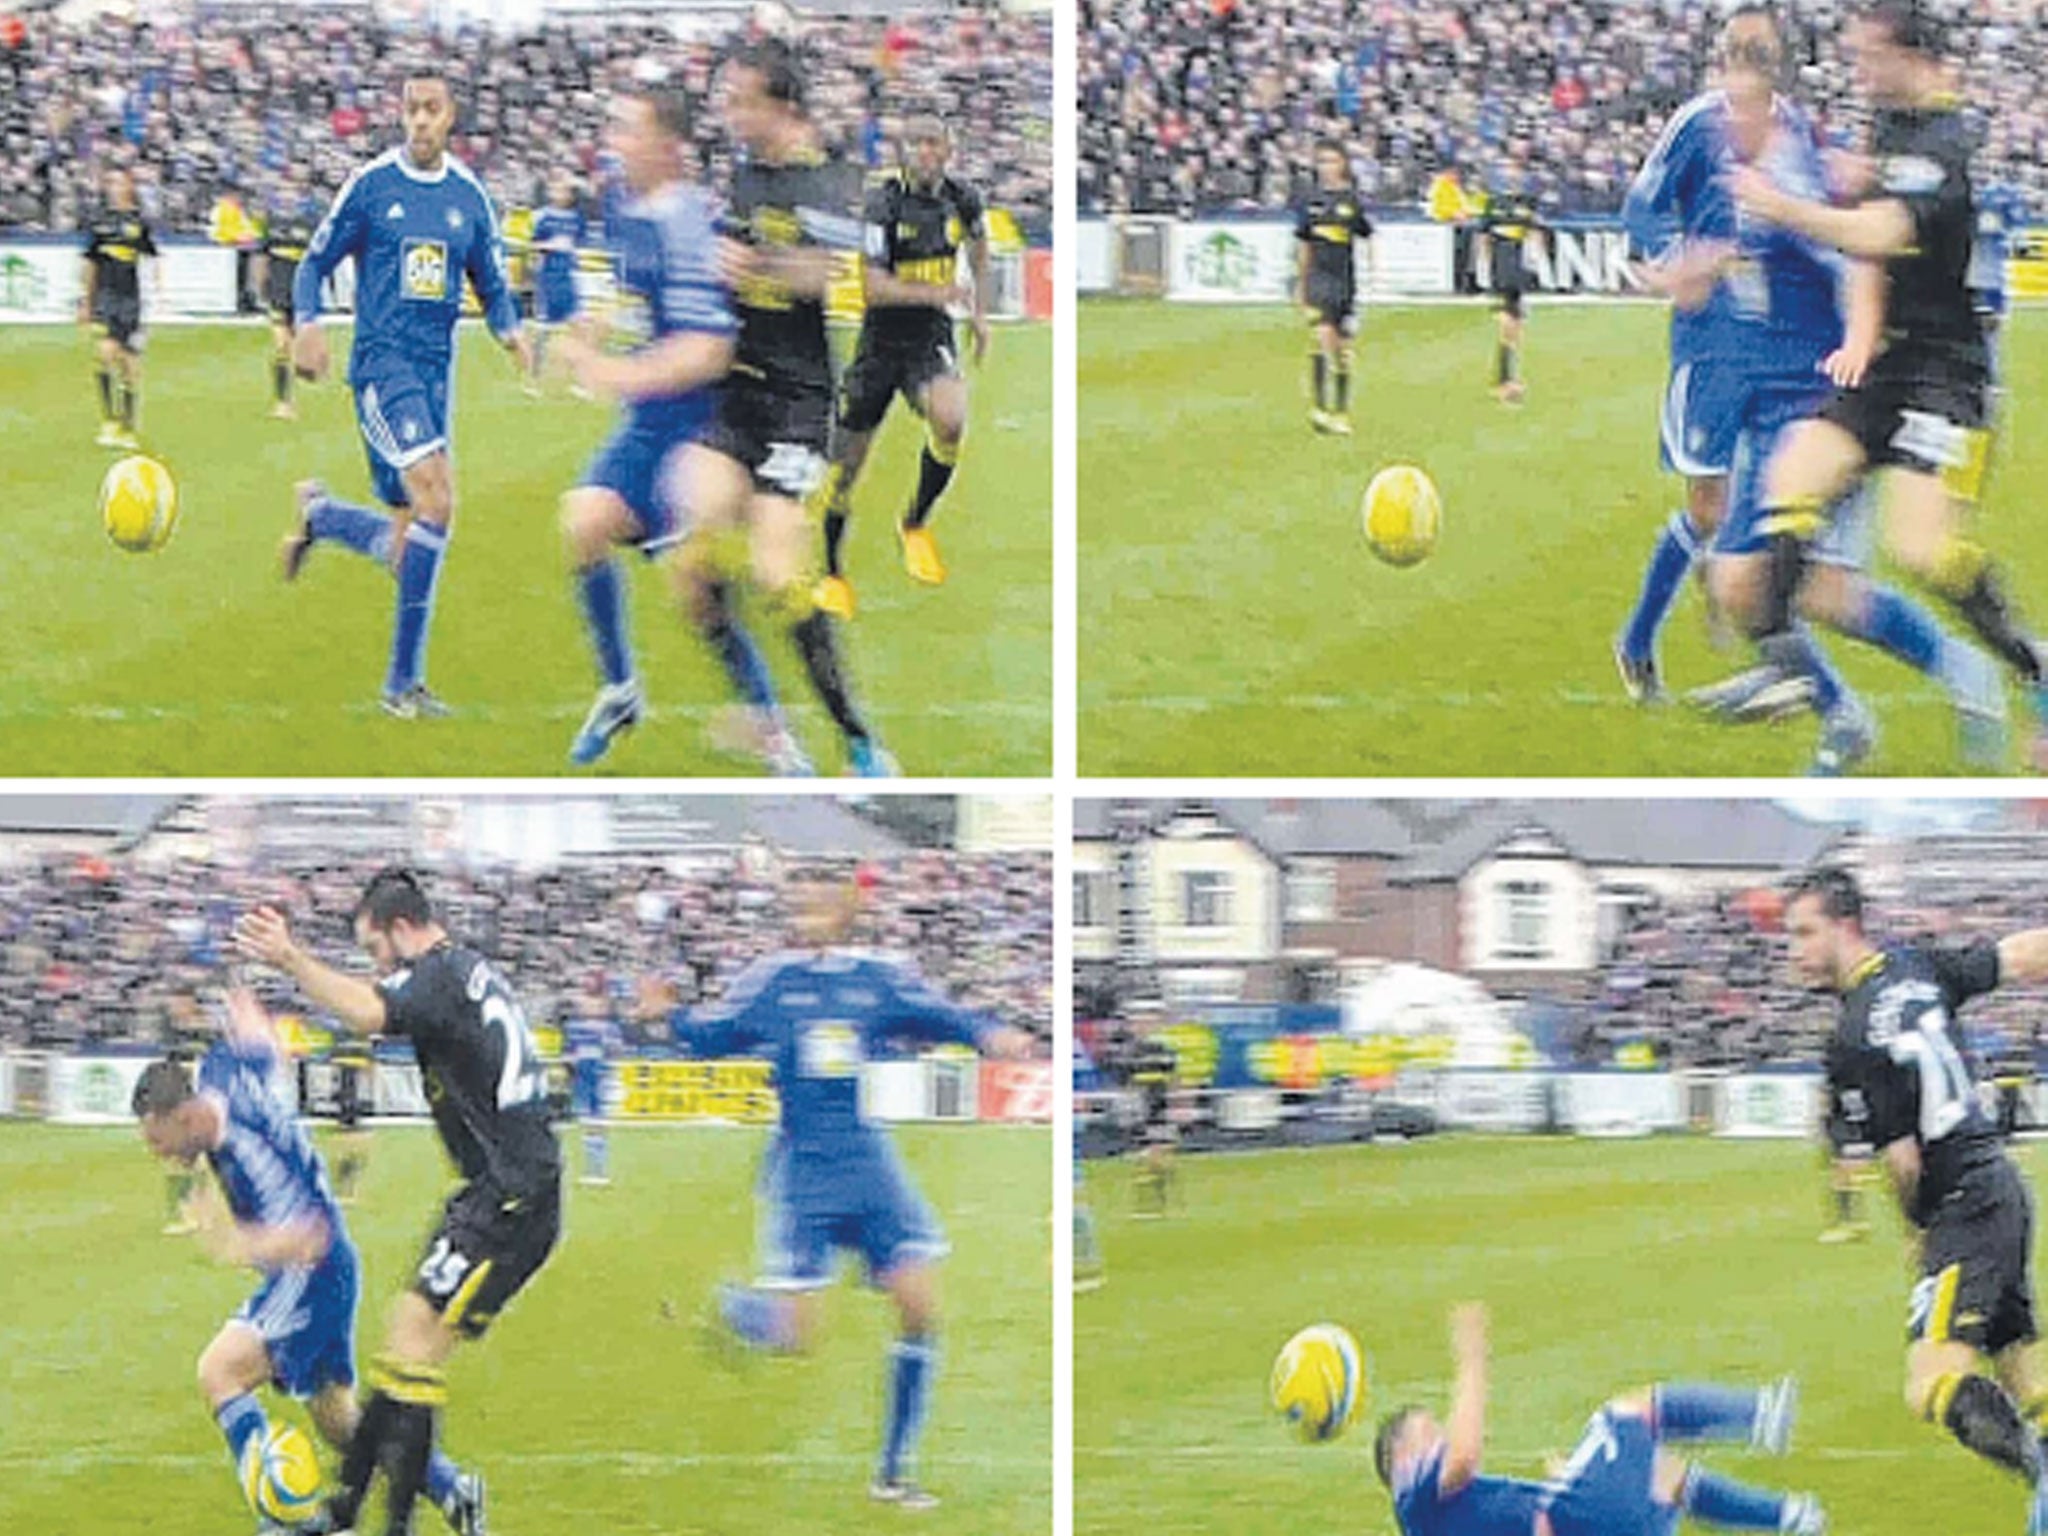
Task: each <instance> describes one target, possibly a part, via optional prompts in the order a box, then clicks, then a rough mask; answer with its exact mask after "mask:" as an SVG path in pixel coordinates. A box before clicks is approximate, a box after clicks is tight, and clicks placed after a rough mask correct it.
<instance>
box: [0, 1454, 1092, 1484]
mask: <svg viewBox="0 0 2048 1536" xmlns="http://www.w3.org/2000/svg"><path fill="white" fill-rule="evenodd" d="M456 1449H457V1450H460V1451H462V1453H463V1457H464V1460H465V1462H467V1461H469V1460H471V1459H473V1460H474V1462H475V1465H476V1467H477V1469H478V1470H479V1471H482V1472H484V1473H486V1474H488V1473H490V1472H491V1471H493V1470H494V1469H496V1468H499V1467H536V1468H547V1467H590V1466H606V1467H613V1468H616V1469H618V1470H619V1471H622V1472H628V1473H634V1474H638V1475H641V1476H645V1475H647V1474H649V1473H658V1472H684V1471H689V1470H690V1469H692V1468H705V1467H745V1468H768V1467H872V1466H873V1465H874V1460H875V1458H874V1457H873V1456H872V1455H856V1454H854V1453H851V1452H831V1451H827V1452H809V1451H805V1452H797V1451H760V1452H746V1451H733V1452H705V1453H702V1454H696V1455H692V1454H682V1453H674V1452H667V1451H604V1450H592V1451H534V1452H525V1453H521V1452H514V1453H512V1454H509V1455H493V1454H491V1453H489V1452H485V1453H484V1454H482V1455H475V1454H474V1452H473V1451H472V1450H470V1449H469V1448H465V1447H456ZM937 1460H938V1461H939V1462H941V1463H942V1464H944V1465H946V1466H952V1467H971V1468H974V1469H976V1470H978V1471H997V1472H1001V1471H1020V1470H1021V1471H1030V1470H1035V1469H1043V1470H1044V1472H1045V1473H1046V1475H1047V1477H1048V1478H1049V1477H1050V1476H1051V1474H1052V1455H1051V1452H1050V1451H1048V1452H1047V1454H1046V1455H1045V1456H1044V1457H1043V1458H1038V1457H1031V1456H985V1455H966V1456H951V1455H947V1456H941V1457H939V1458H937ZM219 1465H221V1457H220V1455H219V1453H217V1452H216V1453H214V1454H212V1455H206V1456H202V1455H196V1454H192V1453H188V1452H162V1453H159V1454H156V1455H137V1454H133V1453H123V1452H108V1453H106V1454H100V1453H97V1452H93V1451H71V1452H67V1453H65V1454H63V1455H54V1456H53V1455H48V1454H44V1453H38V1452H33V1451H6V1452H0V1467H5V1468H33V1469H34V1470H36V1471H39V1472H52V1473H55V1474H57V1475H59V1476H67V1477H69V1476H77V1475H79V1474H82V1473H87V1472H101V1471H106V1470H109V1469H113V1468H134V1467H140V1468H146V1469H148V1470H150V1471H159V1472H182V1471H187V1470H191V1469H195V1468H198V1469H204V1468H208V1467H217V1466H219Z"/></svg>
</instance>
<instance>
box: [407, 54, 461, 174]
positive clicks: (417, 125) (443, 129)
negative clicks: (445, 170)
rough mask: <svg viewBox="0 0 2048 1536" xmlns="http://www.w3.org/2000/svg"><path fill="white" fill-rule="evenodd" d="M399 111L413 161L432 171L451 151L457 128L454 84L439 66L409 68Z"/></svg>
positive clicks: (408, 151) (408, 150)
mask: <svg viewBox="0 0 2048 1536" xmlns="http://www.w3.org/2000/svg"><path fill="white" fill-rule="evenodd" d="M399 112H400V113H401V115H402V116H403V117H404V119H405V147H406V152H407V153H408V154H410V155H411V156H412V163H413V164H414V165H417V166H419V167H420V168H421V169H422V170H432V169H433V168H434V167H435V166H437V165H439V164H440V163H441V156H442V155H444V154H446V153H447V152H448V136H449V135H450V134H451V133H453V132H454V131H455V87H454V85H453V84H451V83H450V81H449V79H448V77H447V75H445V74H443V73H442V72H441V71H440V70H439V69H436V68H434V67H432V66H431V65H429V66H424V67H422V68H419V69H414V70H408V71H407V72H406V76H405V88H404V93H403V94H402V95H401V96H400V97H399Z"/></svg>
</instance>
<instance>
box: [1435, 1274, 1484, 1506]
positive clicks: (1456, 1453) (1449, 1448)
mask: <svg viewBox="0 0 2048 1536" xmlns="http://www.w3.org/2000/svg"><path fill="white" fill-rule="evenodd" d="M1451 1361H1452V1363H1453V1365H1454V1366H1455V1368H1456V1371H1457V1375H1456V1377H1455V1379H1454V1380H1453V1381H1452V1384H1451V1413H1450V1417H1449V1418H1448V1419H1447V1420H1446V1421H1445V1423H1444V1467H1443V1472H1442V1474H1441V1476H1440V1477H1439V1479H1438V1483H1437V1486H1438V1487H1439V1488H1440V1489H1441V1490H1442V1491H1443V1493H1445V1494H1446V1495H1448V1494H1452V1493H1455V1492H1457V1491H1458V1490H1459V1489H1460V1488H1462V1487H1464V1486H1465V1485H1466V1484H1467V1483H1469V1482H1471V1481H1472V1479H1473V1478H1475V1477H1477V1476H1478V1475H1479V1459H1480V1455H1481V1453H1482V1452H1483V1451H1484V1449H1485V1445H1486V1307H1485V1304H1484V1303H1482V1302H1476V1301H1468V1302H1466V1303H1464V1304H1463V1305H1462V1306H1459V1307H1457V1308H1455V1309H1454V1310H1453V1311H1452V1313H1451Z"/></svg>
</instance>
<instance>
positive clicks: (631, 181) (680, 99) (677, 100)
mask: <svg viewBox="0 0 2048 1536" xmlns="http://www.w3.org/2000/svg"><path fill="white" fill-rule="evenodd" d="M694 125H695V112H694V111H693V109H692V108H691V105H690V93H689V92H688V91H686V90H684V89H683V87H682V85H681V84H680V83H679V82H678V83H667V82H664V83H662V84H659V85H648V86H643V87H641V88H640V89H638V90H635V91H633V92H631V93H629V94H627V95H624V96H621V97H619V98H618V99H617V100H616V101H615V102H613V103H612V113H611V124H610V127H609V129H608V131H607V140H608V143H609V147H610V149H611V152H612V153H613V154H615V155H617V156H618V157H619V171H620V173H621V174H622V175H623V176H624V177H625V178H626V185H627V186H629V187H631V188H632V189H633V190H634V191H635V192H651V191H653V190H654V189H655V188H656V187H659V186H665V185H666V184H667V183H669V182H671V181H674V180H675V179H676V178H677V177H678V176H680V175H681V174H682V170H683V161H684V158H685V151H686V150H687V149H688V147H689V144H690V135H691V132H692V131H693V128H694Z"/></svg>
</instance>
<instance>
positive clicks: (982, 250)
mask: <svg viewBox="0 0 2048 1536" xmlns="http://www.w3.org/2000/svg"><path fill="white" fill-rule="evenodd" d="M967 270H968V271H970V272H972V273H973V274H974V292H973V293H972V294H971V295H970V296H969V300H970V303H971V304H972V306H973V307H972V310H971V312H970V313H969V315H968V317H967V327H968V332H969V334H971V335H972V336H973V337H974V360H975V361H976V362H977V363H979V362H980V361H981V360H982V359H983V358H985V357H987V356H988V231H987V230H986V229H985V228H984V229H982V230H980V231H979V232H978V233H977V234H976V235H975V236H974V238H973V239H971V240H969V241H968V242H967Z"/></svg>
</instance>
